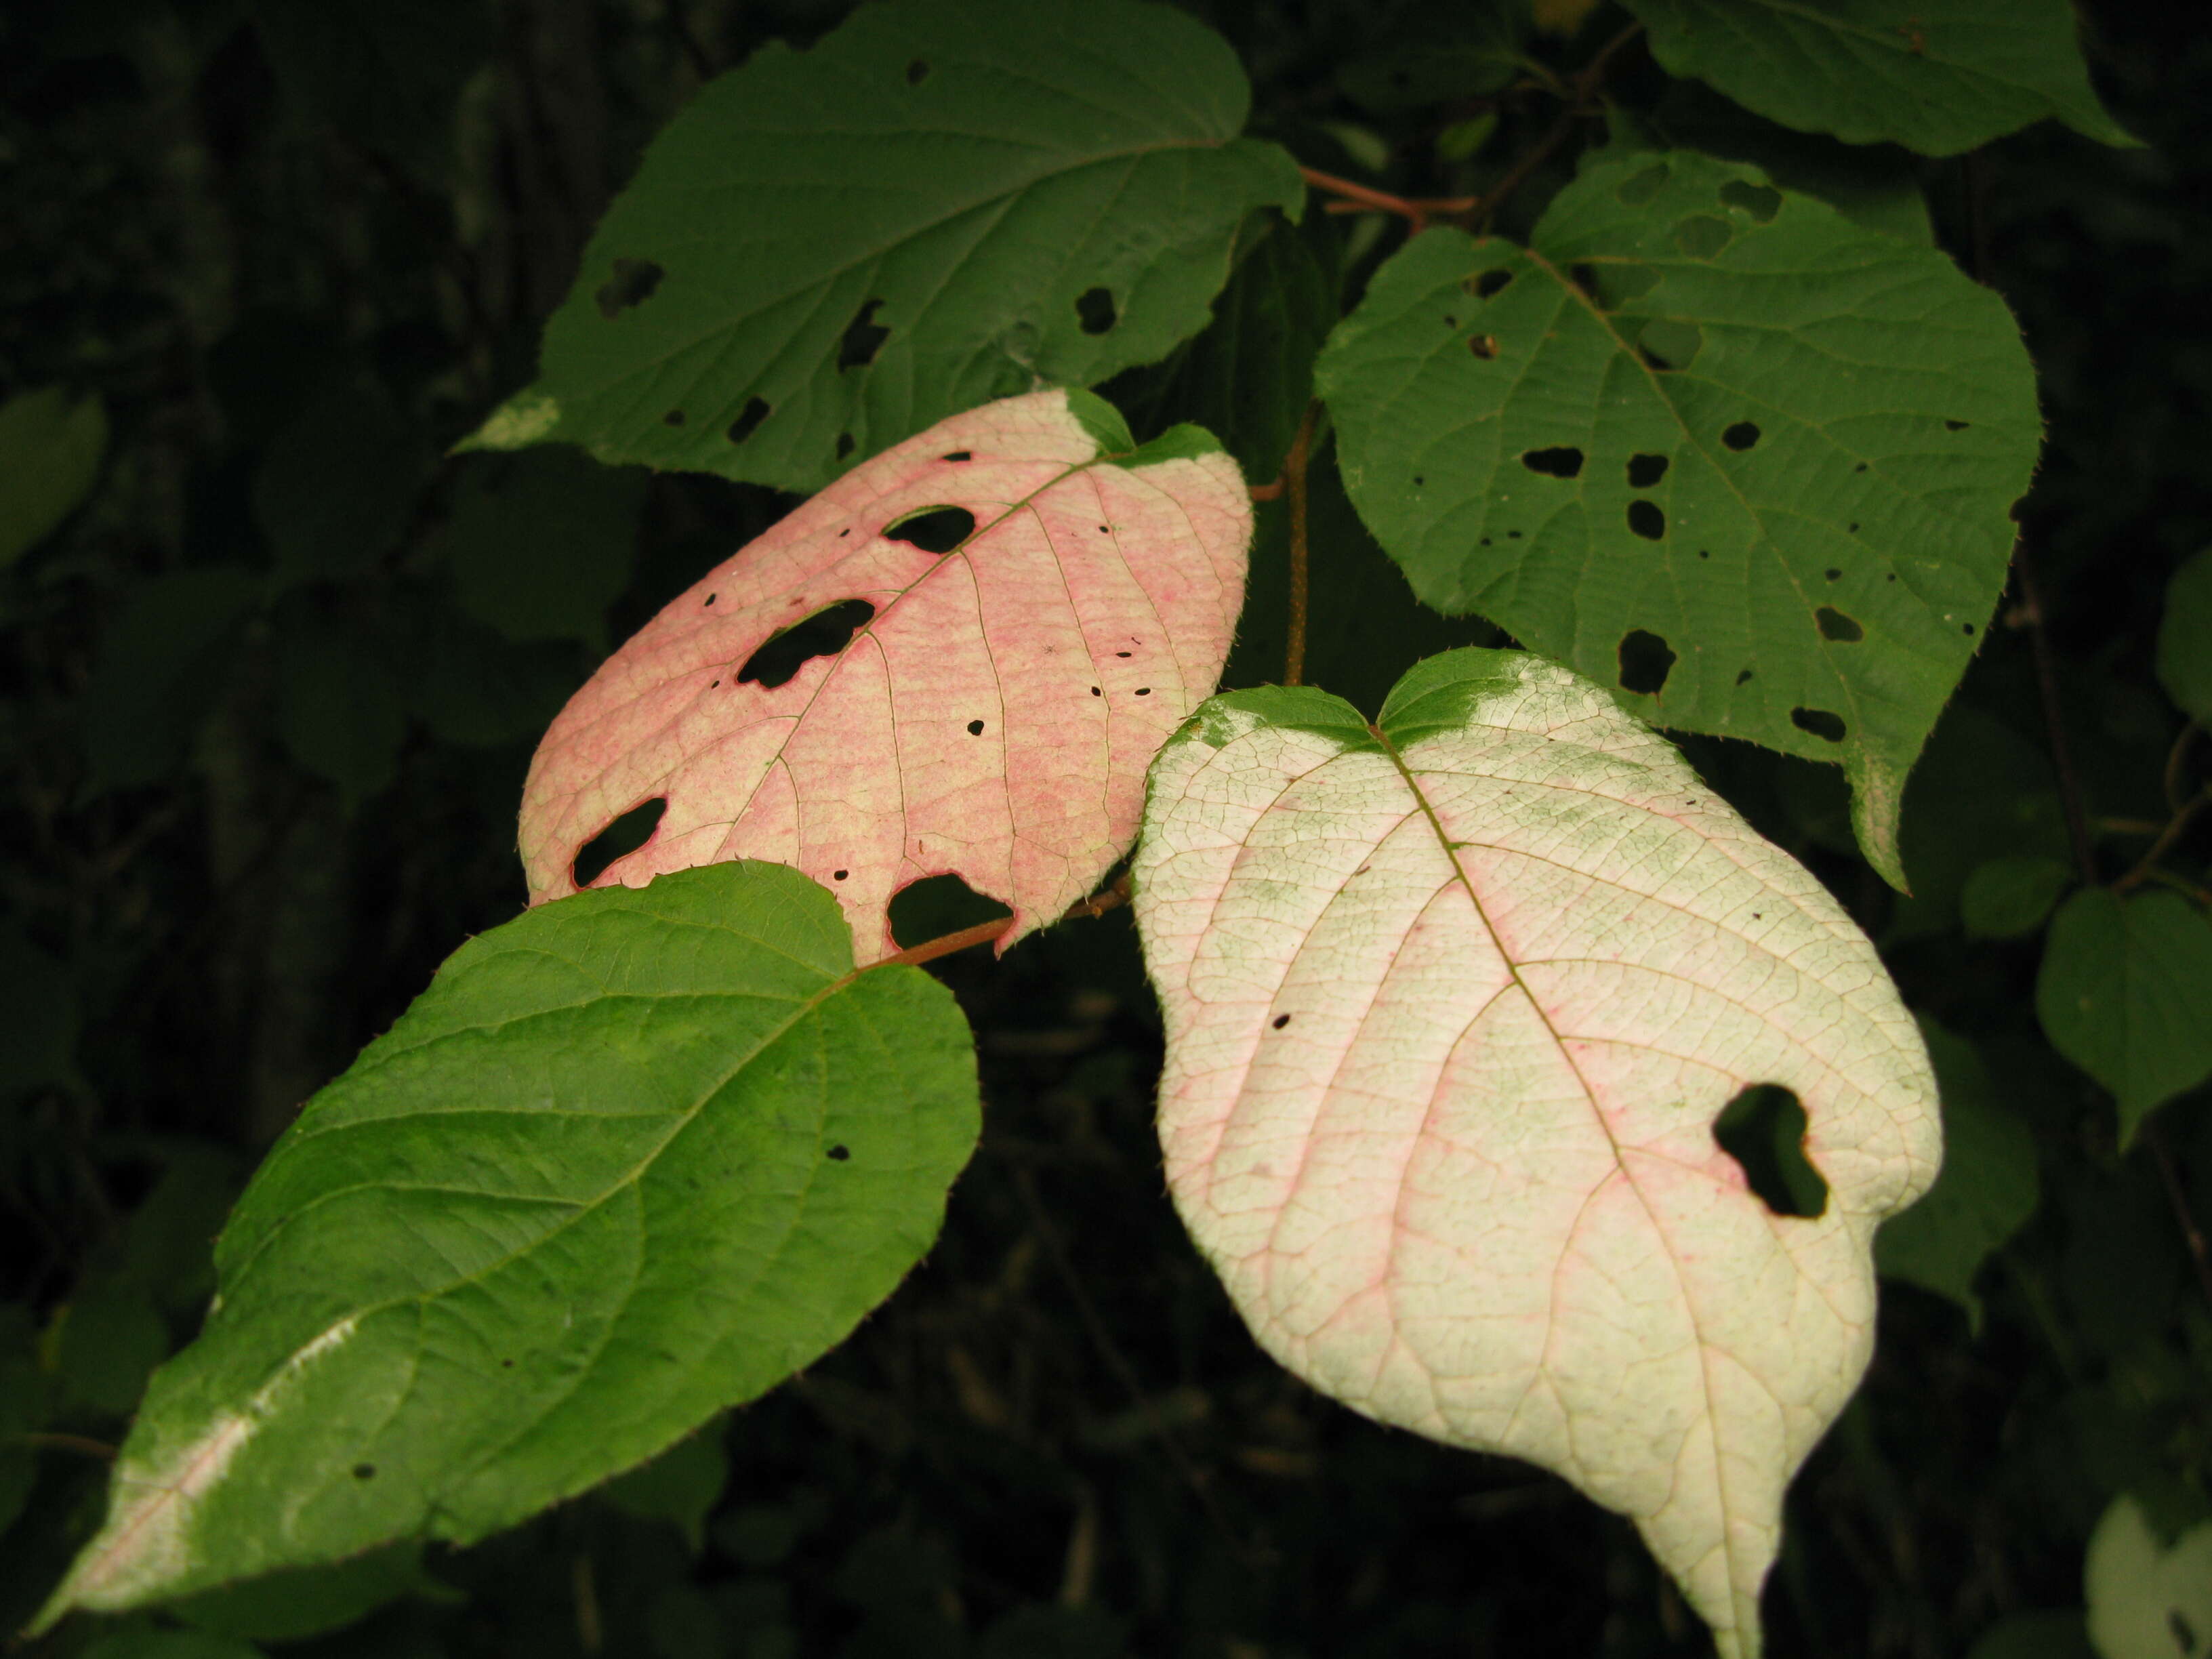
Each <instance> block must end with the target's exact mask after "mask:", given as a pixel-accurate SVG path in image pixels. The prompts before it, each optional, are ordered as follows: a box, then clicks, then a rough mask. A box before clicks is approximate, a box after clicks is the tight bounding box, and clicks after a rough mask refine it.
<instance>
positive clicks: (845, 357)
mask: <svg viewBox="0 0 2212 1659" xmlns="http://www.w3.org/2000/svg"><path fill="white" fill-rule="evenodd" d="M883 303H884V302H883V301H881V300H871V301H868V302H867V303H866V305H864V306H862V307H860V309H859V310H858V311H856V312H854V313H853V320H852V321H851V322H849V323H848V324H846V325H845V333H844V337H842V339H840V340H839V341H838V342H837V367H838V368H866V367H867V366H868V365H869V364H870V363H872V362H875V361H876V353H877V352H878V351H879V350H881V349H883V343H884V341H885V340H887V339H889V338H890V330H889V329H887V328H881V327H878V325H877V323H876V313H877V312H878V311H879V310H880V309H882V307H883Z"/></svg>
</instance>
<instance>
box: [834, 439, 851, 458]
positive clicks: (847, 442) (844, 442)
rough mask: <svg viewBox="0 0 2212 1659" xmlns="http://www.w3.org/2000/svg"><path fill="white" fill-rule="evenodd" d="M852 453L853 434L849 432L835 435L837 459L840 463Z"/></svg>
mask: <svg viewBox="0 0 2212 1659" xmlns="http://www.w3.org/2000/svg"><path fill="white" fill-rule="evenodd" d="M851 453H853V435H852V434H851V433H849V432H841V433H839V434H838V435H837V459H839V460H841V461H842V460H843V459H845V458H846V457H847V456H848V455H849V454H851Z"/></svg>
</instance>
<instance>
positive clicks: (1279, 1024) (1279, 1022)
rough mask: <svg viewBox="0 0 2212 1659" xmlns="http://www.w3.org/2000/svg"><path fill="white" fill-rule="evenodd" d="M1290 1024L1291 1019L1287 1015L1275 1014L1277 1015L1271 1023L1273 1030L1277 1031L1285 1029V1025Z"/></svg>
mask: <svg viewBox="0 0 2212 1659" xmlns="http://www.w3.org/2000/svg"><path fill="white" fill-rule="evenodd" d="M1290 1023H1291V1017H1290V1016H1289V1015H1288V1014H1277V1015H1276V1016H1275V1018H1274V1020H1273V1025H1274V1028H1275V1029H1276V1030H1282V1029H1283V1027H1285V1025H1288V1024H1290Z"/></svg>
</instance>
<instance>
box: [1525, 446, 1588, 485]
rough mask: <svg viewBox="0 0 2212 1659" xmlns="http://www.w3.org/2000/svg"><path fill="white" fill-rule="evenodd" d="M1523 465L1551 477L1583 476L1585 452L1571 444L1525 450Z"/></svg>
mask: <svg viewBox="0 0 2212 1659" xmlns="http://www.w3.org/2000/svg"><path fill="white" fill-rule="evenodd" d="M1521 465H1523V466H1525V467H1527V468H1528V470H1529V471H1531V472H1541V473H1542V474H1544V476H1545V477H1549V478H1576V477H1581V476H1582V470H1583V453H1582V451H1581V450H1579V449H1577V448H1575V447H1573V446H1572V445H1570V444H1562V445H1560V446H1559V447H1557V448H1553V449H1530V450H1524V451H1523V452H1522V456H1521Z"/></svg>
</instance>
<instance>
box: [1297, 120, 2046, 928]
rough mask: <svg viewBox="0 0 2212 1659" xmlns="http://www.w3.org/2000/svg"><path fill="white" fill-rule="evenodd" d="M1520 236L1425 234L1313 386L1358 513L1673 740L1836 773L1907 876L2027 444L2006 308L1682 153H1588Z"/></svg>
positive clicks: (1467, 603) (1411, 567) (1861, 828)
mask: <svg viewBox="0 0 2212 1659" xmlns="http://www.w3.org/2000/svg"><path fill="white" fill-rule="evenodd" d="M1533 241H1534V246H1533V247H1532V248H1530V249H1529V250H1527V251H1523V250H1522V249H1519V248H1516V247H1515V246H1512V245H1511V244H1510V243H1507V242H1504V241H1502V240H1497V239H1494V238H1492V239H1486V240H1480V241H1478V240H1474V239H1472V238H1469V237H1468V236H1466V235H1465V234H1462V233H1460V232H1458V231H1454V230H1434V231H1431V232H1428V233H1427V234H1424V235H1421V236H1419V237H1417V238H1415V239H1414V240H1413V242H1411V243H1410V244H1408V245H1407V247H1406V248H1405V249H1404V250H1403V251H1402V252H1400V253H1398V254H1397V255H1395V257H1394V258H1392V259H1391V260H1390V261H1389V264H1386V265H1385V266H1384V267H1383V269H1382V270H1381V271H1380V272H1378V273H1377V275H1376V278H1375V281H1374V283H1373V284H1372V286H1370V289H1369V290H1368V293H1367V297H1366V299H1365V301H1364V302H1363V303H1362V304H1361V306H1360V307H1359V309H1358V311H1357V312H1355V313H1353V314H1352V316H1351V317H1349V318H1347V319H1346V320H1345V321H1344V322H1343V323H1342V324H1340V325H1339V326H1338V328H1337V331H1336V332H1335V334H1334V336H1333V337H1331V340H1330V343H1329V345H1328V349H1327V350H1326V351H1324V352H1323V354H1322V362H1321V366H1320V369H1319V380H1320V384H1321V386H1322V393H1323V395H1324V396H1325V397H1327V398H1328V401H1329V407H1330V409H1331V410H1332V411H1333V412H1334V415H1335V416H1336V419H1337V423H1338V428H1339V432H1340V446H1341V448H1340V454H1341V464H1342V466H1343V470H1344V477H1345V483H1346V488H1347V489H1348V490H1349V491H1350V493H1351V495H1352V501H1353V502H1354V504H1355V505H1357V506H1358V508H1359V511H1360V514H1361V516H1362V517H1363V518H1364V519H1365V520H1367V523H1368V525H1369V526H1370V528H1371V529H1373V530H1374V532H1375V533H1376V538H1377V539H1378V540H1380V541H1381V542H1382V544H1383V547H1384V549H1385V550H1388V551H1389V553H1390V554H1391V556H1393V557H1395V559H1396V560H1397V561H1398V562H1399V563H1400V565H1401V566H1402V567H1403V568H1404V569H1405V571H1406V573H1407V576H1408V578H1409V579H1410V580H1412V582H1413V590H1414V592H1417V593H1418V594H1419V595H1420V596H1421V598H1422V599H1425V600H1426V601H1427V602H1428V603H1430V604H1431V605H1436V606H1437V608H1438V609H1440V610H1443V611H1449V612H1462V611H1476V612H1480V614H1482V615H1484V616H1486V617H1490V618H1491V619H1492V621H1494V622H1496V623H1498V624H1499V625H1500V626H1501V627H1503V628H1504V629H1507V630H1508V631H1509V632H1510V633H1511V634H1513V635H1515V636H1516V638H1518V639H1519V640H1521V641H1522V642H1523V643H1524V644H1526V645H1527V646H1528V647H1530V648H1531V649H1534V650H1536V651H1539V652H1541V653H1546V654H1547V655H1550V656H1553V657H1555V658H1558V659H1559V660H1561V661H1563V662H1566V663H1569V664H1571V665H1572V666H1574V667H1576V668H1577V669H1578V670H1580V671H1583V673H1585V674H1588V675H1589V676H1591V677H1592V678H1595V679H1597V680H1598V681H1599V682H1600V683H1601V684H1606V685H1610V686H1618V687H1620V688H1621V690H1623V692H1624V693H1625V694H1626V696H1625V701H1626V702H1628V703H1629V705H1630V706H1632V707H1633V708H1636V709H1637V710H1638V712H1639V713H1641V714H1643V715H1644V717H1645V718H1646V719H1648V720H1651V721H1653V722H1654V723H1655V724H1658V725H1662V726H1675V727H1679V728H1682V729H1686V730H1688V731H1693V732H1715V733H1718V734H1721V735H1724V736H1729V737H1738V738H1749V739H1751V740H1752V741H1753V742H1755V743H1759V744H1765V746H1767V747H1768V748H1771V749H1779V750H1784V751H1785V752H1788V753H1791V754H1796V755H1802V756H1805V757H1809V758H1812V759H1816V760H1826V761H1840V762H1841V763H1843V765H1844V769H1845V771H1846V773H1847V775H1849V776H1850V780H1851V783H1852V793H1853V797H1854V800H1853V811H1854V826H1855V828H1856V829H1857V835H1858V838H1859V842H1860V845H1861V846H1862V847H1863V848H1864V849H1865V851H1866V854H1867V856H1868V858H1869V860H1870V861H1871V862H1872V863H1873V864H1874V865H1875V867H1876V868H1877V869H1878V870H1880V871H1881V872H1882V874H1883V875H1884V876H1886V877H1887V878H1888V879H1889V880H1890V881H1891V882H1892V883H1893V884H1896V885H1898V886H1900V887H1901V886H1903V885H1904V884H1905V878H1904V872H1903V869H1902V866H1901V865H1900V862H1899V853H1898V848H1897V822H1898V814H1899V805H1900V803H1901V800H1902V798H1903V794H1904V786H1905V775H1906V772H1907V770H1908V769H1910V768H1911V764H1912V763H1913V761H1914V759H1915V758H1916V757H1917V756H1918V754H1919V752H1920V749H1921V746H1922V744H1923V743H1924V742H1925V741H1926V740H1927V737H1928V733H1929V728H1931V727H1932V726H1934V725H1935V723H1936V716H1937V714H1939V713H1941V711H1942V708H1943V705H1944V702H1945V701H1946V699H1947V698H1948V696H1950V694H1951V690H1952V688H1953V687H1954V685H1955V684H1957V682H1958V679H1959V676H1960V673H1961V672H1962V671H1964V670H1965V668H1966V663H1967V661H1968V659H1970V658H1971V657H1972V654H1973V651H1974V648H1975V645H1976V642H1977V640H1978V636H1979V634H1980V631H1981V629H1982V626H1983V624H1984V623H1985V622H1986V621H1987V620H1988V618H1989V616H1990V611H1991V610H1992V609H1993V608H1994V606H1995V605H1996V598H1997V593H1998V591H1999V589H2000V588H2001V587H2002V584H2003V581H2004V575H2005V569H2006V565H2007V561H2008V556H2009V555H2010V552H2011V548H2012V540H2013V534H2014V531H2015V526H2014V524H2013V522H2012V520H2011V519H2010V518H2009V517H2008V508H2009V507H2011V505H2012V503H2013V501H2015V500H2016V499H2017V498H2018V497H2019V495H2021V492H2022V491H2023V490H2025V489H2026V488H2027V483H2028V477H2029V473H2030V471H2031V468H2032V466H2033V461H2034V457H2035V453H2036V447H2037V444H2038V442H2039V437H2040V425H2039V419H2038V416H2037V412H2036V405H2035V392H2034V385H2033V375H2032V374H2031V371H2030V368H2029V364H2028V361H2027V352H2026V350H2025V349H2024V348H2023V346H2022V345H2021V338H2020V331H2019V330H2018V328H2017V327H2016V326H2015V325H2014V323H2013V320H2012V319H2011V316H2010V315H2009V313H2007V312H2006V310H2005V308H2004V306H2003V303H2002V301H2000V300H1998V298H1997V297H1996V295H1994V294H1992V293H1990V291H1989V290H1987V289H1984V288H1981V287H1979V286H1978V285H1977V284H1975V283H1972V282H1970V281H1968V280H1967V279H1966V276H1964V275H1963V274H1962V273H1961V272H1960V270H1958V269H1957V267H1956V266H1954V265H1953V264H1951V262H1950V261H1949V260H1948V259H1947V258H1944V257H1943V256H1942V254H1940V253H1937V252H1934V251H1933V250H1931V249H1927V248H1920V247H1915V246H1911V245H1910V244H1908V243H1905V242H1904V241H1901V240H1898V239H1896V238H1894V237H1891V236H1887V235H1881V234H1875V233H1872V232H1869V231H1865V230H1863V229H1860V228H1857V226H1854V225H1852V224H1851V223H1850V222H1849V221H1848V220H1846V219H1844V217H1843V216H1841V215H1840V214H1838V213H1837V212H1836V211H1835V210H1834V209H1832V208H1830V207H1828V206H1826V204H1822V203H1819V202H1815V201H1813V200H1810V199H1808V198H1807V197H1799V196H1794V195H1790V194H1789V193H1787V192H1785V191H1780V190H1778V189H1776V188H1775V187H1774V186H1773V185H1771V184H1769V183H1768V182H1767V181H1766V180H1765V177H1764V176H1763V175H1762V174H1760V173H1758V172H1757V171H1756V170H1755V169H1753V168H1750V167H1739V166H1735V165H1732V164H1729V163H1726V162H1722V161H1714V160H1712V159H1711V158H1710V157H1706V156H1701V155H1693V154H1689V153H1685V152H1674V153H1670V154H1669V155H1665V156H1655V155H1651V154H1650V153H1648V152H1645V153H1639V154H1632V155H1627V156H1626V157H1624V158H1623V159H1621V160H1620V161H1601V162H1600V163H1599V164H1597V165H1595V166H1594V167H1590V168H1589V169H1588V170H1587V171H1586V172H1585V173H1583V175H1582V177H1581V178H1579V179H1577V180H1576V181H1575V182H1574V183H1573V184H1572V185H1569V186H1568V187H1567V188H1566V190H1565V191H1562V192H1561V193H1560V194H1559V197H1557V198H1556V199H1555V200H1554V201H1553V204H1552V206H1551V208H1550V210H1548V211H1547V213H1546V215H1545V216H1544V218H1543V220H1542V222H1541V223H1540V224H1539V225H1538V226H1537V228H1536V230H1535V234H1534V239H1533Z"/></svg>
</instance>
